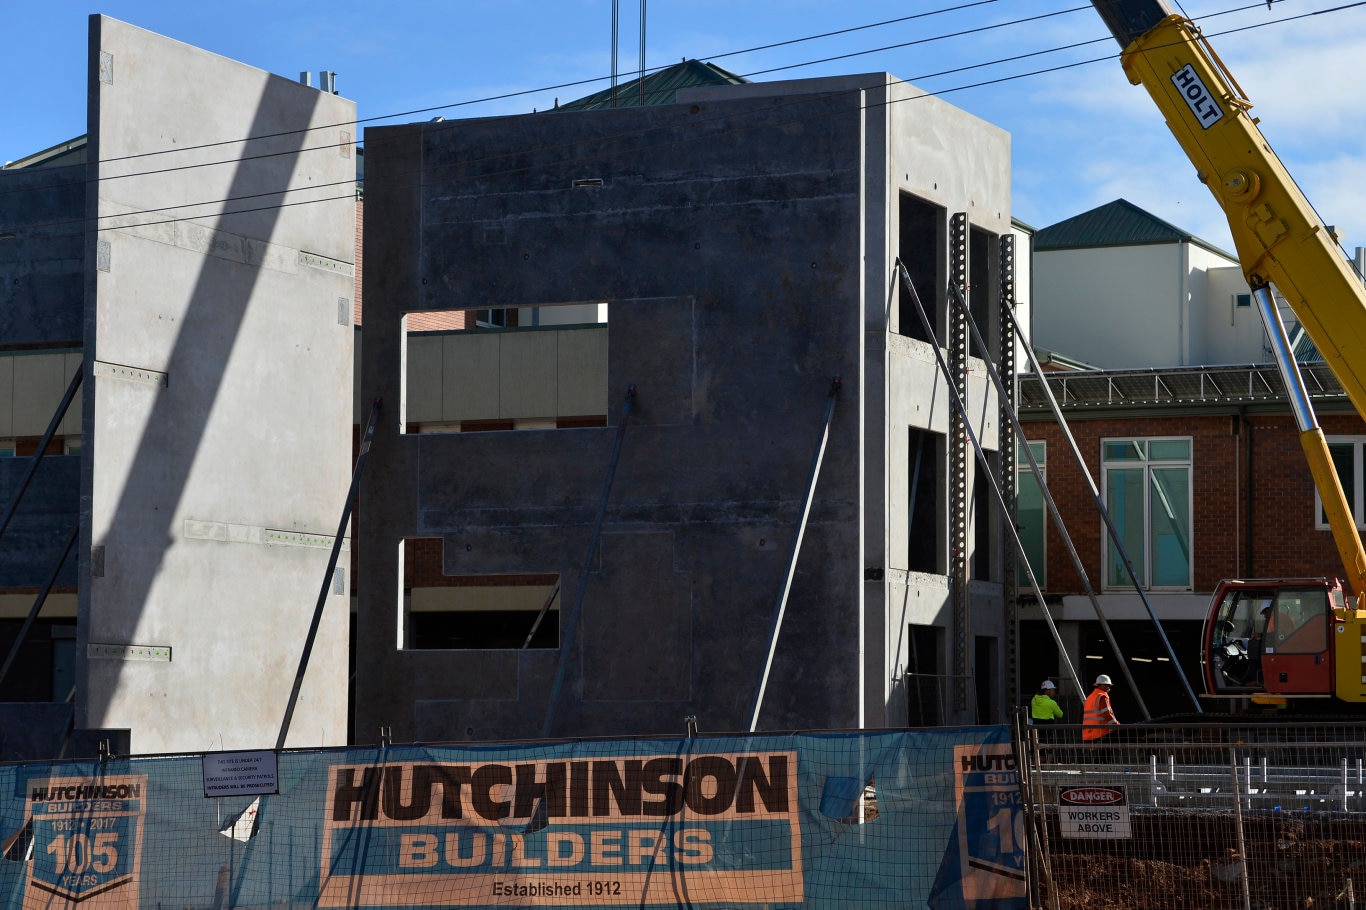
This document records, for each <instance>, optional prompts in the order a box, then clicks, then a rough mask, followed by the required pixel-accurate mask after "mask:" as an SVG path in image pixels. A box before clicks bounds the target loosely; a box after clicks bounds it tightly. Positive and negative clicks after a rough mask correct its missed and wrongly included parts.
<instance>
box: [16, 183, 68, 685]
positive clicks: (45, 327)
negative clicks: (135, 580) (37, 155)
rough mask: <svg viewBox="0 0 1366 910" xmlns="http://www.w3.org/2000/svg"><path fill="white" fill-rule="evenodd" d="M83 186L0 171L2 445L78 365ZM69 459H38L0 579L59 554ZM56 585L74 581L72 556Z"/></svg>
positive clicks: (20, 470) (25, 580)
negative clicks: (40, 462)
mask: <svg viewBox="0 0 1366 910" xmlns="http://www.w3.org/2000/svg"><path fill="white" fill-rule="evenodd" d="M84 184H85V168H84V166H76V167H50V168H41V169H33V170H26V169H14V170H0V439H3V440H9V441H11V443H10V444H12V440H14V439H15V438H16V437H29V436H39V437H40V436H42V434H43V433H44V431H45V430H46V429H47V427H48V424H49V422H50V421H51V420H52V416H53V414H54V412H55V411H56V408H57V405H58V403H59V402H60V401H61V400H62V396H63V393H64V392H65V390H66V388H67V385H68V383H69V382H70V380H71V378H72V376H73V375H74V374H75V373H76V371H78V370H79V369H80V367H81V351H80V345H81V295H82V290H83V281H84V279H83V278H82V274H83V272H82V269H83V265H84V263H83V255H84V240H83V237H82V232H81V218H82V216H83V214H84V200H85V195H84ZM80 413H81V405H80V400H79V398H78V399H76V400H75V401H74V402H73V404H72V406H71V407H69V408H68V409H67V414H66V417H65V418H64V419H63V421H62V423H61V424H60V425H59V426H58V428H57V434H59V435H63V436H65V435H67V434H70V435H73V436H74V435H75V434H77V433H79V432H80V426H81V423H80ZM24 454H27V453H24ZM79 467H80V458H79V456H52V457H48V458H45V459H44V460H43V463H42V464H41V465H39V468H38V471H37V472H36V473H35V474H34V476H33V481H32V483H31V484H30V486H29V487H28V489H27V490H26V491H25V492H24V495H23V499H22V500H21V501H20V504H19V507H18V508H17V509H16V510H15V512H14V515H13V517H12V519H11V521H10V524H9V527H7V528H6V529H5V532H4V536H3V537H0V587H3V588H9V589H14V588H19V589H25V588H27V589H41V588H42V587H43V585H44V584H46V582H47V579H48V578H49V577H50V576H51V574H52V572H53V570H54V569H55V568H56V566H57V561H58V560H63V553H64V552H66V543H67V540H68V539H69V537H70V533H71V530H72V529H73V528H75V527H76V522H77V518H78V512H79V498H80V497H79V494H80V483H79ZM29 468H30V462H29V459H27V458H0V513H3V511H4V510H5V509H8V508H9V506H10V504H11V503H12V502H14V498H15V495H16V494H17V493H18V491H19V488H20V486H21V485H22V483H23V480H24V477H25V476H26V475H27V474H28V472H29ZM56 583H57V585H58V586H60V587H74V586H75V584H76V560H75V558H74V556H72V555H68V556H66V557H65V559H64V560H63V562H62V568H61V570H60V572H59V574H58V575H57V579H56ZM33 600H34V595H33V594H32V593H29V592H25V593H23V594H6V595H0V617H3V618H6V619H11V618H13V619H22V618H24V617H26V616H27V615H28V612H29V609H30V607H31V606H32V603H33ZM74 600H75V598H74V597H72V596H70V595H57V596H54V597H52V598H50V600H49V601H47V602H45V604H44V608H43V616H44V618H48V619H50V618H53V617H54V616H62V617H63V618H67V617H73V616H74V610H75V605H74ZM0 659H3V658H0ZM65 695H66V693H62V698H63V699H64V698H65Z"/></svg>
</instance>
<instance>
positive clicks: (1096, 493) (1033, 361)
mask: <svg viewBox="0 0 1366 910" xmlns="http://www.w3.org/2000/svg"><path fill="white" fill-rule="evenodd" d="M1008 318H1009V319H1010V325H1011V327H1012V328H1013V329H1014V334H1015V337H1016V338H1018V339H1019V340H1020V345H1021V347H1022V348H1023V349H1024V352H1025V356H1026V357H1028V358H1029V366H1030V369H1032V370H1033V371H1034V374H1035V375H1036V376H1038V377H1039V379H1040V382H1039V386H1040V387H1041V388H1042V389H1043V393H1044V396H1045V397H1047V399H1048V405H1049V407H1050V408H1052V410H1053V419H1054V420H1056V421H1057V422H1058V426H1059V427H1060V428H1061V429H1062V435H1063V437H1064V438H1065V439H1066V440H1067V444H1068V446H1069V447H1070V449H1071V452H1072V458H1073V460H1074V461H1076V463H1077V467H1078V468H1079V469H1080V470H1081V476H1082V477H1084V478H1086V483H1087V486H1089V487H1090V489H1091V498H1092V499H1093V500H1094V501H1095V504H1096V510H1097V511H1099V512H1100V517H1101V520H1102V521H1103V522H1104V523H1105V528H1106V530H1107V531H1108V533H1109V535H1110V540H1111V541H1112V542H1113V543H1114V545H1115V552H1117V553H1118V554H1119V558H1120V560H1121V561H1122V562H1123V563H1124V571H1126V572H1128V573H1129V579H1130V580H1131V581H1132V582H1133V583H1134V590H1135V591H1137V592H1138V596H1139V598H1141V599H1142V601H1143V606H1145V607H1147V609H1148V616H1149V617H1151V619H1152V621H1153V626H1154V628H1156V629H1157V634H1158V637H1159V638H1161V639H1162V646H1163V648H1165V649H1166V651H1167V656H1168V657H1169V658H1170V659H1171V664H1172V667H1173V668H1174V669H1175V670H1176V675H1177V676H1178V677H1179V678H1180V680H1181V684H1182V686H1184V687H1185V690H1186V696H1187V698H1189V699H1190V701H1191V704H1193V705H1194V706H1195V711H1196V713H1197V714H1199V713H1203V711H1202V709H1201V707H1200V700H1199V699H1198V698H1196V696H1195V692H1194V690H1192V689H1191V685H1190V681H1189V680H1187V679H1186V674H1185V673H1184V672H1182V670H1181V663H1180V661H1178V660H1177V659H1176V651H1175V650H1174V649H1173V648H1172V645H1171V642H1170V641H1168V640H1167V633H1166V632H1165V631H1164V630H1163V628H1162V622H1161V620H1159V619H1158V618H1157V611H1156V610H1155V609H1153V605H1152V602H1151V601H1149V600H1148V592H1147V591H1145V590H1143V585H1141V584H1139V582H1138V571H1137V570H1136V569H1135V568H1134V564H1133V562H1132V561H1131V560H1130V559H1129V551H1128V549H1126V548H1125V546H1124V541H1123V539H1122V538H1121V537H1120V534H1119V529H1118V528H1116V527H1115V522H1114V520H1113V519H1112V518H1111V517H1110V510H1109V509H1108V508H1107V507H1106V505H1105V500H1104V499H1102V498H1101V495H1100V488H1099V487H1097V486H1096V481H1095V478H1094V477H1092V476H1091V470H1090V468H1088V467H1087V466H1086V459H1085V458H1083V457H1082V455H1081V449H1080V448H1078V447H1077V440H1076V439H1075V438H1074V437H1073V436H1072V429H1071V427H1069V426H1068V425H1067V420H1066V418H1064V417H1063V414H1062V408H1060V407H1059V406H1058V400H1057V399H1056V398H1054V397H1053V390H1052V389H1051V388H1050V387H1049V385H1048V380H1047V379H1046V378H1044V372H1043V369H1042V368H1041V367H1040V366H1039V360H1038V358H1037V357H1035V356H1034V348H1033V347H1032V346H1031V345H1030V343H1029V340H1028V339H1027V338H1025V335H1024V330H1022V329H1021V328H1020V322H1019V320H1017V319H1016V318H1015V315H1014V314H1013V313H1011V314H1008ZM1026 448H1028V447H1027V446H1026ZM1031 461H1032V459H1031ZM1060 524H1061V523H1060ZM1040 603H1042V601H1040ZM1046 612H1047V611H1045V613H1046ZM1115 653H1116V654H1118V653H1119V652H1118V651H1116V652H1115ZM1135 694H1137V692H1136V691H1135Z"/></svg>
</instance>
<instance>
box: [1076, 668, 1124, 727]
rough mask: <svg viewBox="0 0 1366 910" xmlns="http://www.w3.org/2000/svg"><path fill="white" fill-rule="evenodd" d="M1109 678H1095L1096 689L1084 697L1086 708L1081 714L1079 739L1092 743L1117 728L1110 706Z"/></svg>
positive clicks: (1116, 721)
mask: <svg viewBox="0 0 1366 910" xmlns="http://www.w3.org/2000/svg"><path fill="white" fill-rule="evenodd" d="M1110 686H1111V683H1110V677H1108V676H1106V675H1105V674H1104V673H1102V674H1100V675H1099V676H1097V677H1096V687H1095V688H1094V689H1092V690H1091V694H1090V695H1088V696H1086V707H1085V708H1084V709H1083V710H1082V714H1081V722H1082V728H1081V738H1082V739H1083V740H1085V741H1087V742H1094V741H1095V740H1098V739H1100V738H1101V737H1103V736H1105V735H1106V734H1108V733H1109V732H1110V728H1111V727H1118V726H1119V718H1118V717H1115V709H1114V708H1113V707H1111V705H1110Z"/></svg>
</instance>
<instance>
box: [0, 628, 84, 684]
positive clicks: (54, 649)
mask: <svg viewBox="0 0 1366 910" xmlns="http://www.w3.org/2000/svg"><path fill="white" fill-rule="evenodd" d="M23 625H24V620H22V619H18V618H7V619H4V620H0V649H2V650H0V654H9V652H10V649H11V648H13V647H14V642H15V639H16V638H18V636H19V631H20V630H21V629H22V628H23ZM75 680H76V624H75V622H74V621H72V620H70V619H63V620H55V621H54V620H46V619H38V620H36V621H35V622H34V623H33V625H32V626H31V627H30V628H29V630H28V634H26V635H25V636H24V641H23V644H21V645H20V646H19V652H18V654H17V655H16V656H15V659H14V664H13V665H12V666H11V667H10V669H9V672H8V673H7V674H6V675H5V679H4V682H3V683H0V701H6V702H63V701H66V697H67V695H69V694H70V693H71V688H72V686H74V685H75Z"/></svg>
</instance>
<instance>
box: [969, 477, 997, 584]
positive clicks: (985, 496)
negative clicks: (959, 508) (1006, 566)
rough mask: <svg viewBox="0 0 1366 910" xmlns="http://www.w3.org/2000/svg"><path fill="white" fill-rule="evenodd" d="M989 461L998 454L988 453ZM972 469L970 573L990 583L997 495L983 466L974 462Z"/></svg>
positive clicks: (973, 576) (971, 575)
mask: <svg viewBox="0 0 1366 910" xmlns="http://www.w3.org/2000/svg"><path fill="white" fill-rule="evenodd" d="M987 459H988V460H989V461H992V462H995V461H996V460H997V456H996V453H994V452H989V453H987ZM972 467H973V471H972V560H971V565H970V566H969V572H970V577H972V578H975V579H978V580H979V581H989V580H990V579H991V563H992V553H993V543H994V541H995V535H994V534H993V533H992V526H993V522H992V519H993V517H994V516H995V514H996V509H995V502H996V495H995V494H994V493H993V492H992V490H991V483H992V479H991V477H990V476H989V475H986V474H984V473H983V471H982V466H981V464H979V463H978V462H976V461H974V462H973V463H972ZM994 467H995V465H994V464H993V468H994Z"/></svg>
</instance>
